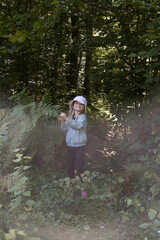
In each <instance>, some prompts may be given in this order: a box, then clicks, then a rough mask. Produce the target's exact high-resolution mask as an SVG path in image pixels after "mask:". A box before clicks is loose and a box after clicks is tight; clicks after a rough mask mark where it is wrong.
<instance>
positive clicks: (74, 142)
mask: <svg viewBox="0 0 160 240" xmlns="http://www.w3.org/2000/svg"><path fill="white" fill-rule="evenodd" d="M68 118H69V119H70V122H69V123H68V122H66V121H65V125H64V126H62V125H61V128H62V130H63V131H67V134H66V143H67V146H69V147H81V146H84V145H86V142H87V136H86V128H87V118H86V115H85V114H81V115H80V116H79V117H78V118H77V119H71V116H69V117H68Z"/></svg>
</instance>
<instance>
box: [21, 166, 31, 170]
mask: <svg viewBox="0 0 160 240" xmlns="http://www.w3.org/2000/svg"><path fill="white" fill-rule="evenodd" d="M28 168H31V166H24V167H23V170H27V169H28Z"/></svg>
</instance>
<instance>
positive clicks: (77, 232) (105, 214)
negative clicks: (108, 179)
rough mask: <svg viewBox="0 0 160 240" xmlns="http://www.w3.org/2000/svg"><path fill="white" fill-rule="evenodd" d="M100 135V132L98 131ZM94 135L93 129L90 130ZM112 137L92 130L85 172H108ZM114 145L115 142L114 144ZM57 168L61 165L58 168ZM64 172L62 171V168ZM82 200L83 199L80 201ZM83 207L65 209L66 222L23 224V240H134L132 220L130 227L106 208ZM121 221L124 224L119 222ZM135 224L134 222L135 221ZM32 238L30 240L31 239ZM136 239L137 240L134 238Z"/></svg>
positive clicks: (113, 153)
mask: <svg viewBox="0 0 160 240" xmlns="http://www.w3.org/2000/svg"><path fill="white" fill-rule="evenodd" d="M98 132H99V133H100V131H98ZM94 133H95V130H94ZM113 137H114V136H112V135H107V136H106V135H105V134H104V133H103V130H102V132H101V134H100V135H99V136H98V135H97V134H96V133H95V134H93V129H91V130H90V132H89V133H88V139H89V141H88V142H89V143H88V144H87V146H86V169H87V170H89V171H92V170H93V171H94V170H96V171H101V172H105V171H107V172H109V171H110V169H108V167H107V166H108V164H107V163H106V161H107V159H110V157H111V158H113V157H114V155H115V150H114V148H113V141H114V139H113ZM114 144H115V142H114ZM58 169H59V171H60V169H61V163H59V167H58ZM62 171H64V169H62ZM79 198H81V195H80V194H79ZM84 201H85V200H84ZM82 205H83V206H81V207H79V208H78V209H77V208H76V205H75V206H74V204H73V205H72V208H70V207H69V208H68V209H65V210H64V212H65V214H70V216H72V217H71V218H70V219H68V220H67V221H66V222H65V221H63V220H62V222H63V223H61V221H59V223H58V224H57V226H56V225H55V224H54V223H51V222H46V223H43V224H41V225H40V226H39V227H37V226H36V224H35V227H34V225H30V226H29V224H28V225H27V228H28V229H29V231H28V232H29V236H32V237H28V238H27V240H136V239H135V237H134V232H135V231H136V229H135V228H134V220H133V222H132V224H130V222H129V221H127V216H126V219H125V217H124V219H121V220H120V215H121V213H120V212H113V211H112V210H111V209H110V208H108V209H107V207H105V208H102V207H100V206H96V208H95V209H93V206H92V205H91V206H89V203H88V202H87V203H86V205H85V203H84V202H83V204H82ZM123 220H124V221H123ZM136 221H137V220H136ZM33 236H34V237H33ZM137 240H139V239H137Z"/></svg>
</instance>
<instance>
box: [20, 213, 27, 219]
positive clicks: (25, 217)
mask: <svg viewBox="0 0 160 240" xmlns="http://www.w3.org/2000/svg"><path fill="white" fill-rule="evenodd" d="M27 217H28V214H27V213H26V212H24V213H21V214H19V216H18V218H19V219H21V220H26V219H27Z"/></svg>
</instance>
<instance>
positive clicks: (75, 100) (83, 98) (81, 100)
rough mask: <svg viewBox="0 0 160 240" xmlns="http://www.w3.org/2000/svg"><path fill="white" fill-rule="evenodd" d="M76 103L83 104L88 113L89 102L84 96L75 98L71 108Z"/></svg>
mask: <svg viewBox="0 0 160 240" xmlns="http://www.w3.org/2000/svg"><path fill="white" fill-rule="evenodd" d="M74 102H79V103H81V104H83V105H84V106H85V113H86V111H87V100H86V98H85V97H83V96H77V97H75V98H74V99H73V100H72V101H71V102H70V104H69V108H71V106H72V104H73V103H74Z"/></svg>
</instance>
